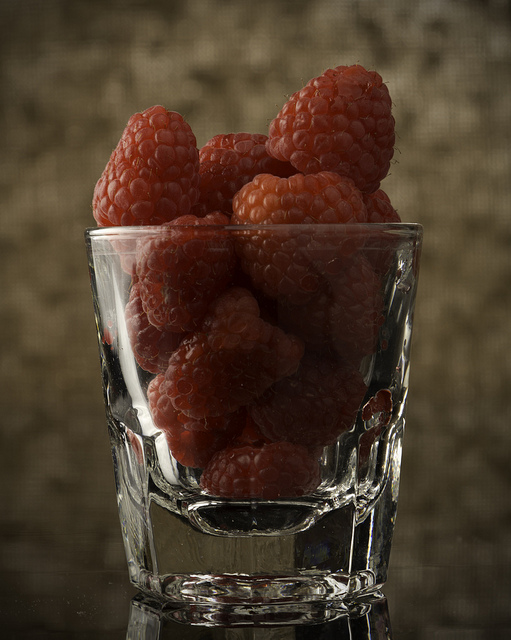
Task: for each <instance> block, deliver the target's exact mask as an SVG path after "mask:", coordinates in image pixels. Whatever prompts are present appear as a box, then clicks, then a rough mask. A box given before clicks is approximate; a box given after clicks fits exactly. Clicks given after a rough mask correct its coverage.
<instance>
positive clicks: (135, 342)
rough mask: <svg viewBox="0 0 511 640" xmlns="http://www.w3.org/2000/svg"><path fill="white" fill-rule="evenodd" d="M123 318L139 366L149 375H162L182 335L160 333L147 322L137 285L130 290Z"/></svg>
mask: <svg viewBox="0 0 511 640" xmlns="http://www.w3.org/2000/svg"><path fill="white" fill-rule="evenodd" d="M125 317H126V329H127V331H128V337H129V339H130V343H131V348H132V349H133V355H134V356H135V360H136V361H137V363H138V364H139V366H140V367H141V368H142V369H144V370H145V371H149V372H150V373H164V372H165V371H166V369H167V366H168V364H169V358H170V356H171V355H172V353H173V352H174V351H175V350H176V349H177V347H178V346H179V343H180V342H181V340H182V339H183V335H184V334H182V333H174V332H171V331H162V330H161V329H157V328H156V327H154V326H153V325H152V324H151V323H150V322H149V319H148V318H147V314H146V312H145V311H144V309H143V307H142V298H141V297H140V284H139V283H135V284H134V285H133V286H132V288H131V291H130V297H129V300H128V304H127V305H126V310H125Z"/></svg>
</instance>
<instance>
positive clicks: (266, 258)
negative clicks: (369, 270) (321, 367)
mask: <svg viewBox="0 0 511 640" xmlns="http://www.w3.org/2000/svg"><path fill="white" fill-rule="evenodd" d="M233 209H234V213H233V216H232V222H233V223H235V224H291V225H295V226H296V227H297V228H295V229H285V228H282V229H280V230H270V229H269V230H268V231H265V230H264V229H262V230H261V231H260V232H259V233H255V232H254V233H250V234H240V236H239V238H237V249H238V252H239V254H240V257H241V263H242V267H243V269H244V270H245V271H246V272H247V273H248V274H249V275H250V277H251V279H252V281H253V283H254V286H255V287H256V288H258V289H260V290H261V291H263V292H264V293H265V294H266V295H268V296H270V297H271V298H278V297H281V296H284V297H285V298H286V299H288V300H289V301H291V302H295V303H297V304H300V303H304V302H306V301H308V300H310V299H311V297H312V296H313V295H314V294H315V293H316V292H317V291H318V289H319V287H320V281H321V274H322V271H324V270H326V269H328V268H329V267H328V265H329V264H330V263H331V262H332V261H333V260H335V258H336V257H337V255H338V254H342V253H343V251H344V250H345V247H342V246H340V243H339V238H337V239H334V238H333V237H332V236H331V235H330V234H329V233H328V232H327V231H324V232H323V233H322V236H321V240H318V238H319V235H320V233H319V230H318V232H317V233H316V234H311V233H310V232H309V233H307V232H304V233H302V232H301V230H300V228H299V226H300V225H301V224H307V223H309V224H314V223H327V224H328V223H352V222H353V223H357V222H365V221H366V217H367V212H366V208H365V205H364V203H363V200H362V194H361V193H360V192H359V190H358V189H357V188H356V187H355V185H354V184H353V182H352V180H350V179H349V178H344V177H342V176H339V175H337V174H335V173H329V172H322V173H318V174H316V175H309V176H304V175H302V174H296V175H293V176H291V177H290V178H277V177H275V176H270V175H268V174H261V175H259V176H256V178H254V180H252V181H251V182H249V183H248V184H246V185H245V186H244V187H243V188H242V189H241V190H240V191H239V192H238V193H237V194H236V196H235V197H234V200H233ZM314 235H316V238H315V237H314Z"/></svg>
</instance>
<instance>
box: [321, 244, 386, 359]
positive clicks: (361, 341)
mask: <svg viewBox="0 0 511 640" xmlns="http://www.w3.org/2000/svg"><path fill="white" fill-rule="evenodd" d="M330 284H331V289H332V292H333V296H334V300H335V305H333V307H332V308H331V310H330V327H331V335H332V336H333V342H334V344H335V346H336V348H337V351H338V352H339V353H340V354H341V355H342V356H343V357H344V358H345V359H347V360H350V361H351V362H358V361H359V360H360V359H361V358H363V357H364V356H367V355H370V354H372V353H374V352H375V351H376V349H377V345H378V337H379V332H380V328H381V326H382V324H383V322H384V315H383V314H384V299H383V294H382V283H381V280H380V278H379V277H378V274H377V273H375V271H374V269H373V268H372V266H371V263H370V262H369V261H368V260H367V259H366V257H365V256H364V255H362V254H360V253H359V254H355V255H354V256H353V257H352V258H351V259H348V260H346V263H345V265H344V268H343V270H342V272H341V273H340V274H339V276H338V277H336V278H333V279H332V280H331V283H330Z"/></svg>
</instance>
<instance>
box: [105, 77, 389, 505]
mask: <svg viewBox="0 0 511 640" xmlns="http://www.w3.org/2000/svg"><path fill="white" fill-rule="evenodd" d="M394 142H395V136H394V118H393V116H392V114H391V99H390V96H389V92H388V89H387V87H386V85H385V84H384V83H383V81H382V78H381V77H380V75H379V74H378V73H376V72H375V71H367V70H366V69H364V68H363V67H362V66H360V65H353V66H339V67H336V68H335V69H329V70H327V71H325V72H324V73H323V74H321V75H320V76H318V77H316V78H313V79H312V80H310V81H309V82H308V83H307V84H306V85H305V86H304V87H303V88H302V89H301V90H299V91H297V92H296V93H295V94H293V95H292V96H291V97H290V98H289V100H288V101H287V102H286V103H285V104H284V105H283V107H282V109H281V110H280V112H279V113H278V114H277V115H276V116H275V118H274V119H273V121H272V122H271V124H270V126H269V130H268V132H267V134H257V133H228V134H220V135H216V136H215V137H213V138H212V139H211V140H210V141H209V142H207V143H206V144H205V145H204V146H203V147H202V148H201V149H198V148H197V143H196V138H195V136H194V134H193V132H192V130H191V128H190V126H189V125H188V124H187V123H186V122H185V120H184V119H183V117H182V116H181V115H180V114H178V113H176V112H173V111H168V110H166V109H165V108H164V107H162V106H154V107H151V108H149V109H147V110H145V111H143V112H141V113H136V114H134V115H133V116H132V117H131V118H130V120H129V121H128V123H127V126H126V128H125V130H124V132H123V134H122V137H121V139H120V141H119V143H118V145H117V147H116V148H115V150H114V151H113V153H112V155H111V157H110V160H109V162H108V164H107V166H106V167H105V170H104V171H103V174H102V175H101V177H100V179H99V181H98V182H97V184H96V187H95V190H94V197H93V214H94V218H95V220H96V222H97V224H98V225H99V226H133V225H136V226H139V225H158V226H159V227H161V229H162V232H161V233H159V234H158V235H154V236H152V237H150V238H147V239H143V240H139V241H138V243H137V248H136V255H135V257H134V258H133V257H131V258H130V259H128V258H127V256H126V255H123V253H122V251H123V246H122V242H121V241H117V244H116V245H115V246H116V248H117V250H118V251H119V254H120V257H121V264H122V267H123V269H124V270H125V271H127V272H128V273H129V274H130V276H131V288H130V292H129V300H128V303H127V305H126V310H125V316H126V325H127V330H128V335H129V338H130V341H131V345H132V349H133V353H134V357H135V359H136V362H137V364H138V366H139V367H140V368H141V369H143V370H144V371H146V372H148V373H150V374H153V377H152V379H151V381H150V383H149V386H148V388H147V399H148V404H149V407H150V410H151V414H152V417H153V421H154V424H155V425H156V427H157V428H159V429H160V430H161V431H162V432H163V433H164V434H165V437H166V440H167V442H168V446H169V449H170V452H171V454H172V456H173V457H174V459H175V460H176V461H177V462H178V463H180V464H181V465H184V466H186V467H193V468H197V469H201V470H202V474H201V481H200V482H201V488H202V489H203V491H204V492H205V493H207V494H209V495H212V496H219V497H223V498H238V499H247V498H249V499H252V498H255V499H257V498H262V499H278V498H291V497H298V496H302V495H306V494H309V493H311V492H313V491H315V490H316V489H317V488H318V487H319V485H320V483H321V472H320V458H321V456H322V453H323V450H324V447H325V446H328V445H331V444H333V443H334V442H335V441H336V440H337V438H338V437H339V436H340V435H341V434H342V433H344V432H346V431H347V430H349V429H351V428H352V427H353V425H354V422H355V419H356V415H357V412H358V411H359V409H360V407H361V404H362V402H363V399H364V396H365V394H366V391H367V389H366V385H365V382H364V379H363V377H362V374H361V373H360V369H361V362H362V360H363V359H364V358H366V357H367V356H370V355H371V354H373V353H374V352H375V351H376V350H377V349H378V348H379V347H378V342H379V332H380V326H381V324H382V317H383V313H384V301H383V293H382V277H383V275H384V273H385V270H386V268H387V267H388V265H387V264H386V263H385V260H383V262H382V260H372V259H371V257H370V256H371V254H370V253H367V254H365V253H364V252H361V251H356V250H353V249H352V250H351V251H347V250H343V248H342V247H341V246H339V243H332V241H331V240H328V236H327V235H326V236H325V243H324V245H322V246H321V247H320V248H319V250H318V246H317V242H318V240H317V239H314V236H311V234H305V233H298V232H297V233H289V234H277V233H275V232H273V233H272V227H268V229H267V230H265V228H264V225H295V226H296V228H297V231H299V227H300V225H304V224H307V225H310V224H313V225H315V224H321V225H328V224H337V225H339V224H350V225H352V224H355V225H356V224H358V223H393V222H399V221H400V219H399V216H398V214H397V212H396V211H395V209H394V208H393V206H392V204H391V202H390V199H389V197H388V196H387V195H386V193H385V192H384V191H382V190H381V188H380V182H381V181H382V180H383V179H384V178H385V176H386V175H387V173H388V171H389V167H390V162H391V159H392V156H393V152H394ZM225 225H262V227H259V230H260V233H259V232H258V233H250V234H246V235H243V236H241V238H240V240H237V241H234V240H233V237H232V235H230V234H228V233H226V232H225V230H224V228H225ZM292 228H294V227H292ZM304 257H305V258H306V259H305V258H304ZM113 339H114V340H115V337H114V338H113Z"/></svg>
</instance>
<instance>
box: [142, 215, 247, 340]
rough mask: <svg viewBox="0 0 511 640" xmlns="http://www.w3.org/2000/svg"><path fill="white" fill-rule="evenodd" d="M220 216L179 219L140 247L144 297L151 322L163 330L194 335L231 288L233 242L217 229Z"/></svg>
mask: <svg viewBox="0 0 511 640" xmlns="http://www.w3.org/2000/svg"><path fill="white" fill-rule="evenodd" d="M227 222H228V218H227V216H225V215H223V214H222V213H220V212H215V213H211V214H209V215H207V216H206V217H205V218H197V217H196V216H193V215H191V214H190V215H188V216H181V217H179V218H177V219H176V220H173V221H172V222H169V223H167V224H165V225H162V226H161V229H162V232H161V233H159V234H158V236H157V237H151V238H149V239H147V240H145V241H141V242H140V243H139V245H138V247H137V267H136V272H137V277H138V279H139V283H140V296H141V298H142V304H143V307H144V310H145V312H146V313H147V317H148V318H149V322H150V323H151V324H152V325H154V326H155V327H157V328H159V329H162V330H165V331H177V332H181V331H191V330H193V329H195V328H197V326H198V325H199V324H200V322H201V320H202V317H203V316H204V314H205V312H206V310H207V308H208V306H209V304H210V302H211V301H212V300H214V299H215V298H216V297H217V296H218V295H219V294H220V293H221V292H222V291H223V290H224V289H225V288H226V287H227V285H228V283H229V281H230V279H231V278H232V275H233V272H234V267H235V264H236V253H235V249H234V244H233V242H232V240H231V239H230V238H229V237H228V236H227V235H226V234H223V233H222V231H221V229H218V228H215V225H224V224H226V223H227Z"/></svg>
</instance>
